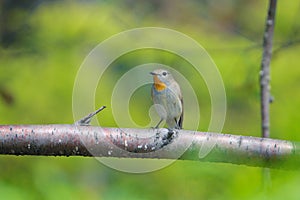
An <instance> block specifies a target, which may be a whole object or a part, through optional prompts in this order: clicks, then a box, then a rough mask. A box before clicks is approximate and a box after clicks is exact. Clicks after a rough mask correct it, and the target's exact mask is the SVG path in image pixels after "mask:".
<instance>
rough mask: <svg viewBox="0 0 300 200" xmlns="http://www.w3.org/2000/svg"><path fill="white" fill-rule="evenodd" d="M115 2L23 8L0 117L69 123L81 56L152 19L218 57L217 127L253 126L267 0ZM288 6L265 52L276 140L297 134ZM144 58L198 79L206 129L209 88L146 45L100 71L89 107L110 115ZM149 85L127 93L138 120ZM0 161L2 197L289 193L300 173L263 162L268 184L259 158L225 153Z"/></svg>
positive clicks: (281, 8)
mask: <svg viewBox="0 0 300 200" xmlns="http://www.w3.org/2000/svg"><path fill="white" fill-rule="evenodd" d="M125 2H127V1H124V2H123V1H114V2H113V1H106V2H105V3H103V2H100V1H99V2H98V1H88V2H82V1H80V2H77V1H54V2H52V3H50V2H49V3H44V4H41V5H40V6H38V7H37V8H36V9H35V10H31V11H28V12H30V15H24V16H27V17H26V18H25V19H24V21H26V24H27V25H28V27H29V32H30V34H26V35H25V34H24V35H23V36H22V38H20V40H19V41H17V42H16V43H15V44H14V45H12V46H10V47H8V48H4V47H3V48H0V91H1V90H5V91H8V93H9V94H10V95H11V96H12V97H13V102H12V103H7V102H6V101H4V99H0V111H1V112H0V122H1V124H48V123H72V122H73V117H72V89H73V83H74V80H75V77H76V73H77V70H78V69H79V67H80V65H81V63H82V62H83V60H84V58H85V56H86V55H87V54H88V53H89V52H90V51H91V50H92V49H93V48H94V47H95V46H96V45H97V44H98V43H100V42H101V41H103V40H105V39H107V38H109V37H110V36H111V35H113V34H116V33H119V32H121V31H124V30H128V29H131V28H135V27H144V26H161V27H167V28H172V29H175V30H178V31H182V32H183V33H185V34H187V35H189V36H191V37H192V38H194V39H195V40H197V41H198V42H199V43H200V44H201V45H203V46H204V48H206V50H207V51H208V52H209V54H210V56H211V57H212V59H213V60H214V62H215V63H216V65H217V66H218V68H219V70H220V73H221V75H222V78H223V81H224V84H225V88H226V94H227V101H228V102H227V103H228V104H227V118H226V123H225V127H224V129H223V132H224V133H234V134H241V135H252V136H260V113H259V84H258V79H259V76H258V73H259V69H260V62H261V54H262V49H261V40H262V36H263V30H264V21H265V15H266V7H267V4H266V2H247V3H246V2H245V1H231V2H229V1H228V2H227V1H226V3H225V2H223V3H222V4H224V5H222V6H223V7H222V8H223V9H220V6H219V5H215V4H217V3H216V2H215V1H213V2H215V4H214V3H204V2H201V3H199V2H198V3H197V1H192V0H190V1H187V2H185V3H182V2H180V1H179V0H177V1H174V2H173V1H172V3H170V2H169V3H168V2H167V1H162V2H164V4H160V3H157V5H156V4H151V3H149V2H148V1H140V2H139V3H137V2H136V3H134V5H130V2H131V1H128V2H127V3H125ZM155 2H156V1H155ZM209 2H210V1H209ZM127 4H128V5H127ZM298 10H299V2H297V1H288V2H281V1H279V2H278V15H277V16H276V17H277V18H276V20H277V21H276V25H275V27H276V29H275V38H274V40H275V45H274V49H275V50H276V51H275V54H274V57H273V59H272V63H271V65H272V66H271V67H272V71H271V73H272V80H271V84H272V89H271V90H272V94H273V96H274V98H275V102H274V103H273V104H272V106H271V126H272V127H271V136H272V137H273V138H279V139H287V140H300V135H299V134H297V130H298V124H297V122H298V121H300V115H299V114H298V113H297V108H298V107H299V106H300V102H299V99H300V96H299V95H300V93H298V92H297V91H298V89H299V87H300V84H299V80H300V68H299V67H298V66H297V65H298V54H299V50H300V49H299V48H300V47H299V45H297V43H296V42H293V41H296V40H298V41H299V38H297V34H295V33H299V30H300V24H299V20H297V19H298V18H297V15H298ZM22 16H23V15H22ZM26 33H28V31H27V32H26ZM18 35H20V34H18ZM298 35H299V34H298ZM288 42H290V43H289V45H285V44H287V43H288ZM148 62H160V63H163V64H166V65H170V66H175V67H176V69H178V70H179V71H180V72H181V73H183V74H184V75H185V76H187V77H189V78H190V80H191V83H192V84H195V85H197V88H199V90H197V91H199V93H197V96H198V98H199V99H200V103H199V104H200V106H201V112H203V114H202V113H201V115H202V116H201V120H202V121H201V125H200V130H206V128H207V126H208V123H209V118H210V109H209V108H210V100H209V98H210V96H209V94H208V92H207V91H206V88H205V83H204V82H203V80H202V79H201V77H200V76H199V77H198V76H196V75H195V73H193V70H192V69H191V67H189V64H188V63H187V62H186V61H184V60H183V59H181V58H178V57H176V56H174V55H172V54H171V53H168V52H157V51H154V50H144V51H136V52H132V53H130V54H128V55H124V56H122V57H120V58H119V59H118V60H117V61H115V62H114V63H112V64H111V67H110V68H109V69H108V70H107V71H105V74H104V76H103V78H102V79H101V80H100V82H99V87H98V88H97V94H96V102H97V103H96V105H95V106H96V107H99V106H102V105H107V106H108V108H107V109H106V110H104V111H103V112H101V114H100V115H99V116H98V117H99V120H100V122H101V125H103V126H114V125H115V121H114V118H113V115H112V112H111V108H110V96H111V93H112V89H113V87H114V84H115V83H116V81H117V80H118V79H119V78H120V77H121V76H122V74H123V73H124V72H126V71H127V70H129V69H130V68H131V67H132V66H136V65H139V64H143V63H148ZM181 66H184V68H182V67H181ZM180 67H181V68H180ZM200 88H201V90H200ZM149 90H150V86H144V87H142V88H139V89H138V90H137V91H136V93H135V94H134V95H133V96H132V98H131V100H130V105H129V107H130V112H131V114H132V117H133V120H134V121H135V122H136V123H137V124H139V125H146V124H148V123H149V118H148V109H149V107H150V106H151V100H150V93H149ZM145 116H146V117H145ZM0 172H1V173H0V195H1V198H2V199H49V200H50V199H58V198H60V199H265V198H266V197H270V198H272V199H281V198H287V199H297V198H298V197H299V195H300V193H299V190H298V188H297V186H298V185H299V183H300V182H299V180H300V174H299V172H294V171H293V172H286V171H275V170H274V171H271V172H272V173H271V174H272V182H273V185H272V187H271V189H270V191H267V192H266V191H263V190H262V185H261V169H260V168H254V167H246V166H235V165H230V164H215V163H197V162H183V161H176V162H175V163H174V164H172V165H171V166H169V167H167V168H164V169H161V170H159V171H156V172H152V173H147V174H140V175H136V174H126V173H122V172H118V171H116V170H113V169H110V168H108V167H106V166H104V165H102V164H99V163H98V162H97V161H96V160H95V159H92V158H52V157H49V158H48V157H30V156H26V157H14V156H1V157H0Z"/></svg>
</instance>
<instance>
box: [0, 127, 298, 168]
mask: <svg viewBox="0 0 300 200" xmlns="http://www.w3.org/2000/svg"><path fill="white" fill-rule="evenodd" d="M299 148H300V145H299V143H297V142H291V141H284V140H275V139H268V138H256V137H249V136H237V135H230V134H219V133H208V132H195V131H188V130H177V131H176V132H173V131H170V130H168V129H164V128H162V129H132V128H106V127H96V126H79V125H5V126H0V154H11V155H40V156H96V157H125V158H156V159H182V160H200V161H211V162H224V163H232V164H244V165H249V166H257V167H270V168H286V169H299V168H300V154H299Z"/></svg>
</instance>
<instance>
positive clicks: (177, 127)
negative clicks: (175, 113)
mask: <svg viewBox="0 0 300 200" xmlns="http://www.w3.org/2000/svg"><path fill="white" fill-rule="evenodd" d="M174 120H175V124H176V126H175V129H181V127H180V126H179V124H178V122H177V119H176V118H174Z"/></svg>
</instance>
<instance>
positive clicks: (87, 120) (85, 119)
mask: <svg viewBox="0 0 300 200" xmlns="http://www.w3.org/2000/svg"><path fill="white" fill-rule="evenodd" d="M104 108H106V106H102V107H101V108H99V109H97V110H96V111H94V112H92V113H90V114H88V115H87V116H85V117H83V118H81V119H80V120H78V121H76V122H75V123H74V124H75V125H80V126H87V125H90V122H91V120H92V118H93V117H94V116H95V115H97V114H98V113H99V112H100V111H101V110H103V109H104Z"/></svg>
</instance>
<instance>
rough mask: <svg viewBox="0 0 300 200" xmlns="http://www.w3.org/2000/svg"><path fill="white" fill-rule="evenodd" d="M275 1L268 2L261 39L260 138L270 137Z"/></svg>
mask: <svg viewBox="0 0 300 200" xmlns="http://www.w3.org/2000/svg"><path fill="white" fill-rule="evenodd" d="M276 3H277V0H270V4H269V10H268V16H267V20H266V29H265V33H264V37H263V56H262V62H261V71H260V94H261V119H262V137H270V113H269V110H270V100H271V95H270V62H271V57H272V45H273V35H274V24H275V12H276Z"/></svg>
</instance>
